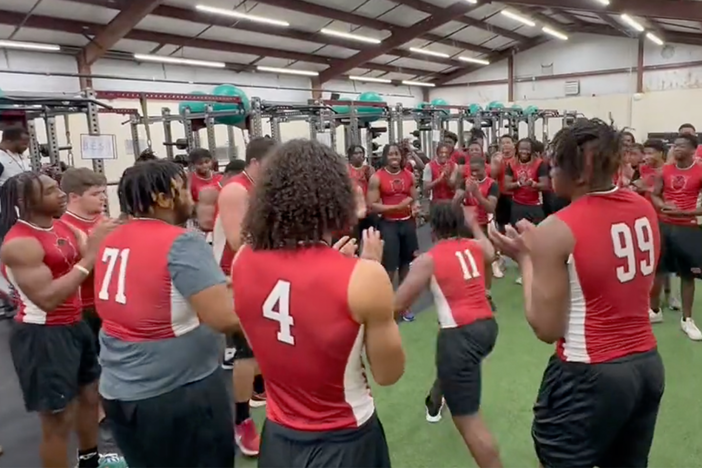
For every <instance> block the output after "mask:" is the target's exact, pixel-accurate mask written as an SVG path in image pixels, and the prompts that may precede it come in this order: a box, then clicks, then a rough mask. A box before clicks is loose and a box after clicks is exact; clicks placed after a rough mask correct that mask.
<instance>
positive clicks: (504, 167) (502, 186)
mask: <svg viewBox="0 0 702 468" xmlns="http://www.w3.org/2000/svg"><path fill="white" fill-rule="evenodd" d="M515 159H516V157H515V156H511V157H509V158H504V157H503V159H502V161H500V173H499V174H497V183H498V184H499V186H500V193H502V194H504V195H510V196H511V195H512V193H513V192H512V191H511V190H507V189H505V173H506V172H507V166H509V165H510V164H511V163H512V161H514V160H515Z"/></svg>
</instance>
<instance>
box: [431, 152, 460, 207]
mask: <svg viewBox="0 0 702 468" xmlns="http://www.w3.org/2000/svg"><path fill="white" fill-rule="evenodd" d="M429 167H430V168H431V180H432V181H434V180H436V179H438V178H439V177H441V173H442V172H446V175H445V176H444V180H442V181H441V182H439V183H438V184H436V185H435V186H434V188H433V189H432V191H431V200H432V201H441V200H453V197H454V195H456V190H455V189H454V188H453V187H451V185H450V184H449V180H450V178H451V173H452V172H453V170H454V169H455V168H456V163H455V162H453V161H451V160H449V161H446V162H445V163H444V164H439V163H438V162H437V161H436V160H435V159H432V160H431V161H430V162H429Z"/></svg>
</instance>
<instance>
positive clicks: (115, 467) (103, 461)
mask: <svg viewBox="0 0 702 468" xmlns="http://www.w3.org/2000/svg"><path fill="white" fill-rule="evenodd" d="M100 468H127V461H126V460H125V459H124V457H123V456H121V455H120V454H118V453H104V454H101V455H100Z"/></svg>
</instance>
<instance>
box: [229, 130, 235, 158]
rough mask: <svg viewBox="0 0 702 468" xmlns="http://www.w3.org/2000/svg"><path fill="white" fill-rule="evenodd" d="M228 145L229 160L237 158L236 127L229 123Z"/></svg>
mask: <svg viewBox="0 0 702 468" xmlns="http://www.w3.org/2000/svg"><path fill="white" fill-rule="evenodd" d="M227 140H228V142H227V146H228V148H229V151H228V154H229V160H230V161H231V160H234V159H236V145H235V144H234V127H232V126H231V125H227Z"/></svg>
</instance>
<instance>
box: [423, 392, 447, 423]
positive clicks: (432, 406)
mask: <svg viewBox="0 0 702 468" xmlns="http://www.w3.org/2000/svg"><path fill="white" fill-rule="evenodd" d="M444 405H446V400H444V399H443V398H441V401H440V402H439V403H438V404H437V403H436V402H434V401H432V400H431V395H427V397H426V398H425V399H424V407H425V409H426V412H427V422H430V423H438V422H439V421H441V411H443V409H444Z"/></svg>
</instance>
